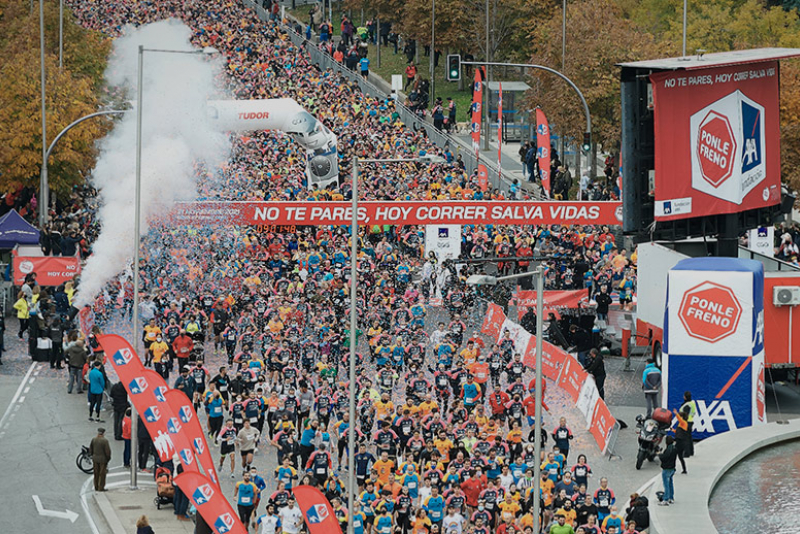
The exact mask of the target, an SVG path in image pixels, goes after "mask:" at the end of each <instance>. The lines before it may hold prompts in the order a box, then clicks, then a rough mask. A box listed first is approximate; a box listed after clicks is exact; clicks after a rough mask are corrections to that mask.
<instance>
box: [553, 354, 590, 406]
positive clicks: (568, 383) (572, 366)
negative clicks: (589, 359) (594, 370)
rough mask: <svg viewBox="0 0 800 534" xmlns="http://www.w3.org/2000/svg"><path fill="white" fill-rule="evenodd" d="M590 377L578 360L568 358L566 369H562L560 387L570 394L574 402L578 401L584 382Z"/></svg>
mask: <svg viewBox="0 0 800 534" xmlns="http://www.w3.org/2000/svg"><path fill="white" fill-rule="evenodd" d="M588 376H589V375H588V374H587V373H586V371H584V370H583V368H582V367H581V364H580V363H578V360H576V359H575V358H573V357H572V356H567V358H566V360H565V361H564V367H563V368H562V369H561V377H560V378H559V379H558V387H560V388H561V389H563V390H564V391H566V392H567V393H569V396H570V397H572V400H574V401H577V400H578V397H579V396H580V394H581V388H582V387H583V381H584V380H586V378H587V377H588Z"/></svg>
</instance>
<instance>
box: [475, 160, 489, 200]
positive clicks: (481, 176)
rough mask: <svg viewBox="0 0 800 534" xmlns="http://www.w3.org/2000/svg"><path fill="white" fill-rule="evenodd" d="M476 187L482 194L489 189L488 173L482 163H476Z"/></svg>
mask: <svg viewBox="0 0 800 534" xmlns="http://www.w3.org/2000/svg"><path fill="white" fill-rule="evenodd" d="M478 187H480V188H481V191H483V192H484V193H485V192H486V190H487V189H489V171H488V170H486V165H484V164H483V163H478Z"/></svg>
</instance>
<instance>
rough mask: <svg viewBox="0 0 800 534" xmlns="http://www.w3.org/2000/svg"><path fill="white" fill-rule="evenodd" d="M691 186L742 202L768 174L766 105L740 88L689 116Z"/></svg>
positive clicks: (722, 197)
mask: <svg viewBox="0 0 800 534" xmlns="http://www.w3.org/2000/svg"><path fill="white" fill-rule="evenodd" d="M690 136H691V148H692V152H691V159H692V189H695V190H697V191H701V192H703V193H707V194H709V195H711V196H713V197H716V198H720V199H722V200H726V201H728V202H732V203H734V204H741V203H742V200H743V199H744V197H745V196H747V194H748V193H750V191H752V190H753V189H754V188H756V187H757V186H758V184H759V183H761V182H762V181H764V179H765V178H766V176H767V172H766V162H765V158H764V136H765V128H764V107H763V106H762V105H760V104H758V103H757V102H755V101H754V100H752V99H750V98H748V97H747V96H746V95H745V94H744V93H742V92H741V91H739V90H737V91H734V92H732V93H730V94H729V95H727V96H725V97H723V98H720V99H719V100H717V101H715V102H712V103H711V104H709V105H708V106H706V107H704V108H703V109H701V110H699V111H697V112H696V113H694V114H693V115H692V116H691V118H690Z"/></svg>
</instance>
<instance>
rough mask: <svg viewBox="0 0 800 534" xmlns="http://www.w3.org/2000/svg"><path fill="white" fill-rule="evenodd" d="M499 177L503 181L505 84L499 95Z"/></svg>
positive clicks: (501, 85)
mask: <svg viewBox="0 0 800 534" xmlns="http://www.w3.org/2000/svg"><path fill="white" fill-rule="evenodd" d="M497 177H498V178H499V180H500V182H502V180H503V84H502V83H500V88H499V91H498V93H497ZM500 182H498V183H500Z"/></svg>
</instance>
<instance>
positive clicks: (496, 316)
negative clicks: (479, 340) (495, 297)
mask: <svg viewBox="0 0 800 534" xmlns="http://www.w3.org/2000/svg"><path fill="white" fill-rule="evenodd" d="M505 320H506V314H505V313H503V308H501V307H500V306H498V305H497V304H495V303H494V302H490V303H489V307H488V308H487V309H486V317H484V318H483V324H482V325H481V333H482V334H486V335H487V336H489V337H491V338H492V339H497V337H498V336H499V335H500V329H501V328H502V327H503V322H504V321H505Z"/></svg>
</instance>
